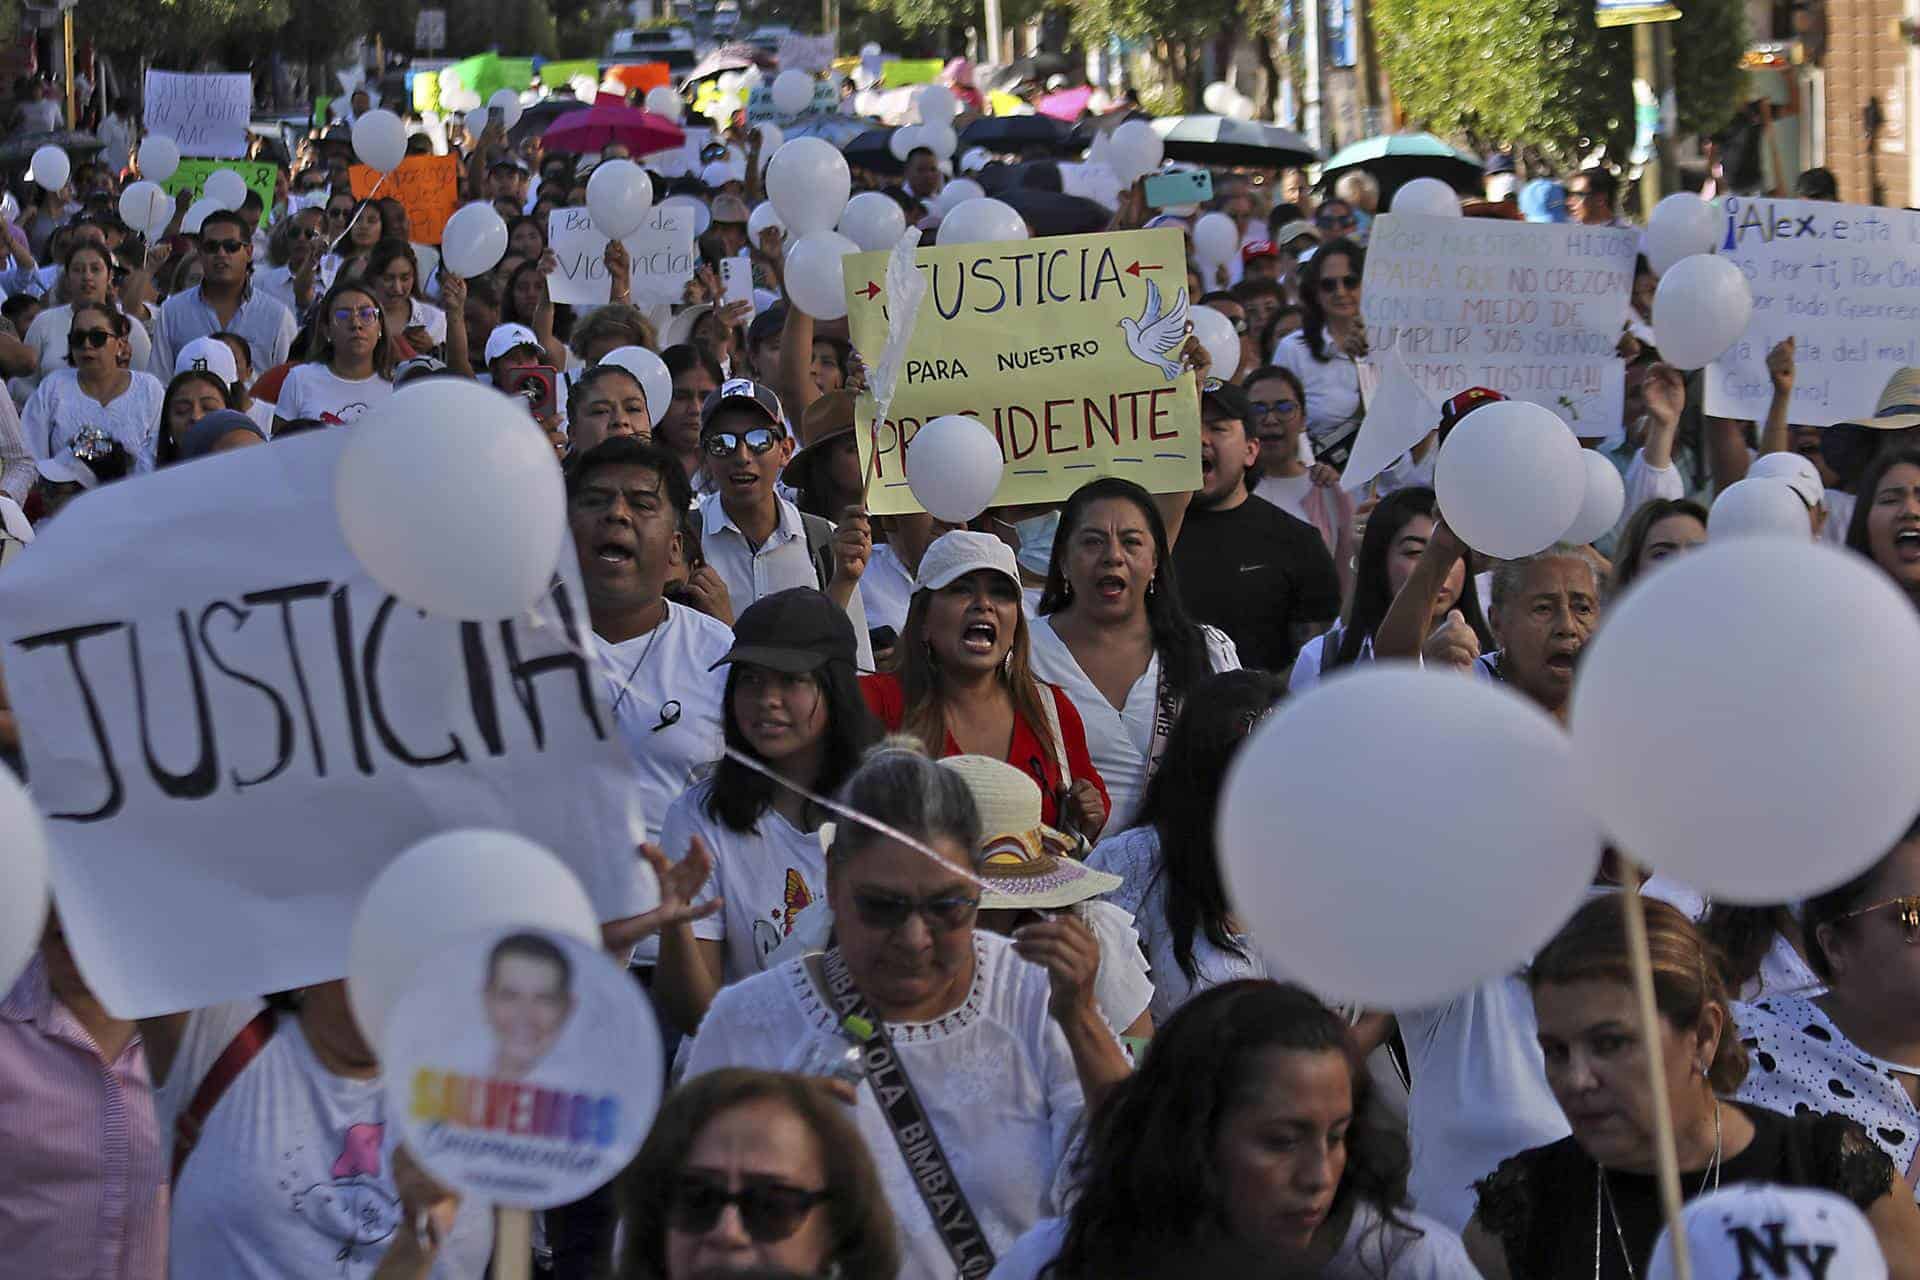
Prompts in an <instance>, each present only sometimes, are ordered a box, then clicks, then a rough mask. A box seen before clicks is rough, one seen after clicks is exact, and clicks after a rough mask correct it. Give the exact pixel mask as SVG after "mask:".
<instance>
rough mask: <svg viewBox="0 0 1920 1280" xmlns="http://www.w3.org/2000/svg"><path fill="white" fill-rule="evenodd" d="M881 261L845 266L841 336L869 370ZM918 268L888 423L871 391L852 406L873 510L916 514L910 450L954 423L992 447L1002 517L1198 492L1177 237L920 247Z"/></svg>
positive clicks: (876, 345) (877, 344) (1182, 261)
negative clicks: (1033, 505)
mask: <svg viewBox="0 0 1920 1280" xmlns="http://www.w3.org/2000/svg"><path fill="white" fill-rule="evenodd" d="M887 257H888V255H887V254H886V253H884V252H882V253H862V254H850V255H848V256H847V257H846V258H845V259H844V260H843V262H844V267H845V272H846V288H847V305H848V312H847V326H848V329H849V331H850V333H851V335H852V338H853V345H854V346H855V347H856V348H857V349H858V350H859V351H860V352H861V354H862V356H863V358H864V359H866V361H867V363H868V365H869V367H873V366H876V365H877V364H878V361H879V356H880V352H881V350H882V348H884V347H885V346H886V342H887V315H886V312H887V290H886V288H885V287H884V286H885V281H886V270H887ZM914 264H915V266H916V267H918V268H919V271H920V274H921V276H922V278H924V279H925V280H926V281H927V284H928V291H927V297H926V301H925V303H924V304H923V305H922V306H921V308H920V315H919V320H918V322H917V324H916V325H915V327H914V331H913V336H912V340H911V342H910V343H909V344H908V347H907V356H906V363H905V367H904V371H903V376H902V377H901V379H900V383H899V386H898V387H897V389H896V390H895V392H894V397H893V400H892V403H891V405H890V406H889V408H888V414H887V418H886V421H884V422H882V423H878V424H875V423H874V421H873V419H874V410H875V404H874V400H873V397H872V395H870V394H867V395H862V396H861V398H860V415H859V422H860V425H861V429H860V430H859V431H858V432H857V433H856V434H857V436H858V438H859V443H860V466H861V470H862V471H863V472H866V473H868V474H872V475H874V480H873V484H872V486H871V487H870V490H869V493H868V507H869V509H870V510H872V511H874V512H875V513H877V514H879V515H897V514H900V513H902V512H909V511H918V510H919V509H920V507H919V504H918V503H917V502H916V501H915V500H914V497H913V491H912V489H911V488H910V487H909V486H908V484H907V477H906V467H905V450H906V449H908V448H911V447H912V441H913V434H914V432H916V431H918V430H919V429H920V427H921V426H922V425H923V424H925V423H927V422H929V421H931V420H933V419H934V418H937V417H940V416H941V415H943V414H949V413H962V414H968V415H970V416H972V417H975V418H977V419H979V420H980V422H981V423H983V424H984V425H985V426H986V427H987V428H988V429H989V430H991V431H992V432H993V433H994V436H995V437H996V438H997V439H998V440H999V441H1000V450H1001V453H1002V454H1003V455H1004V456H1005V458H1006V470H1005V473H1004V474H1003V476H1002V478H1001V482H1000V488H999V490H998V491H997V492H996V493H995V495H994V503H995V504H996V505H1007V504H1013V503H1026V502H1057V501H1059V500H1061V499H1063V498H1065V497H1066V496H1067V495H1068V494H1070V493H1072V492H1073V491H1074V490H1075V489H1078V488H1079V487H1080V486H1081V485H1083V484H1085V483H1086V482H1087V481H1089V480H1092V479H1094V478H1095V477H1096V476H1103V475H1118V476H1124V477H1126V478H1127V479H1129V480H1134V481H1137V482H1139V483H1140V484H1142V485H1145V486H1146V487H1147V488H1148V489H1150V490H1152V491H1154V492H1156V493H1166V492H1177V491H1180V490H1185V489H1194V488H1198V487H1199V484H1200V400H1199V396H1198V394H1197V393H1196V391H1195V388H1194V383H1193V375H1192V373H1191V372H1190V371H1187V370H1184V369H1183V368H1182V367H1181V364H1180V347H1181V344H1182V343H1183V342H1184V341H1185V338H1186V331H1185V326H1186V309H1187V305H1188V302H1189V299H1188V298H1187V296H1186V294H1187V287H1186V251H1185V248H1184V245H1183V244H1182V241H1181V238H1180V233H1179V232H1177V231H1173V230H1171V229H1161V230H1157V231H1123V232H1113V233H1107V234H1102V235H1092V236H1058V237H1054V238H1050V239H1043V240H1016V241H1005V242H1000V243H988V244H960V245H937V246H932V247H922V248H920V249H918V250H916V251H915V257H914ZM876 455H877V457H878V461H877V462H876V461H875V458H876ZM876 467H877V471H876Z"/></svg>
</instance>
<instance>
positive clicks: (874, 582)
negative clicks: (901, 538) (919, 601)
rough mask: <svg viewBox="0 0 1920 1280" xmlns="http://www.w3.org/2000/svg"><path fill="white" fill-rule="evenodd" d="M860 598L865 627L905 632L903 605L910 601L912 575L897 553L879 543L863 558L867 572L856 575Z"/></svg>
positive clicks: (905, 622) (905, 605) (905, 619)
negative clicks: (886, 628) (865, 560)
mask: <svg viewBox="0 0 1920 1280" xmlns="http://www.w3.org/2000/svg"><path fill="white" fill-rule="evenodd" d="M860 598H861V600H862V601H864V602H865V603H866V606H867V625H868V626H869V627H892V628H893V629H894V630H895V631H896V632H904V631H905V630H906V629H907V606H908V605H909V604H911V603H912V602H913V575H912V574H911V573H908V572H907V566H906V565H905V564H902V563H901V561H900V553H899V552H897V551H895V550H894V549H893V548H892V547H890V546H888V545H887V544H886V543H884V542H882V543H879V544H877V545H876V546H875V547H874V548H873V554H872V555H871V556H869V557H868V558H867V571H866V572H865V573H863V574H861V575H860Z"/></svg>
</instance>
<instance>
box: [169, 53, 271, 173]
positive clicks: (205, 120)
mask: <svg viewBox="0 0 1920 1280" xmlns="http://www.w3.org/2000/svg"><path fill="white" fill-rule="evenodd" d="M252 111H253V79H252V77H250V76H248V75H247V74H246V73H245V72H239V73H234V74H227V73H218V74H207V75H188V74H186V73H183V72H178V71H149V72H147V82H146V100H145V103H144V114H145V116H146V120H147V132H148V133H150V134H155V135H157V136H159V137H162V138H172V139H173V140H174V142H176V143H178V144H179V146H180V151H181V154H183V155H191V156H218V157H221V158H223V159H226V158H231V157H235V156H244V155H245V154H247V118H248V116H249V115H250V114H251V113H252Z"/></svg>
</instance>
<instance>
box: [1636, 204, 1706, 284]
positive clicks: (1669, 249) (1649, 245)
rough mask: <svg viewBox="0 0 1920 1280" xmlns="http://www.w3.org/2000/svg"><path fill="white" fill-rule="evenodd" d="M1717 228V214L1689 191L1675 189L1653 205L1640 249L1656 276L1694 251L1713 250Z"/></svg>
mask: <svg viewBox="0 0 1920 1280" xmlns="http://www.w3.org/2000/svg"><path fill="white" fill-rule="evenodd" d="M1719 231H1720V215H1719V214H1718V213H1716V212H1714V208H1713V206H1712V205H1710V204H1708V203H1707V202H1706V201H1705V200H1702V199H1701V198H1700V197H1699V196H1697V195H1695V194H1693V192H1691V191H1676V192H1674V193H1673V194H1672V195H1670V196H1668V197H1667V198H1666V199H1664V200H1662V201H1661V202H1660V203H1659V204H1657V205H1655V206H1654V207H1653V216H1652V217H1650V218H1648V219H1647V234H1646V235H1644V236H1642V237H1641V240H1640V243H1641V246H1642V247H1641V252H1643V253H1645V254H1646V255H1647V262H1648V263H1649V264H1650V265H1651V266H1652V267H1653V270H1654V273H1655V274H1657V275H1665V274H1666V273H1667V272H1668V271H1670V270H1671V269H1672V268H1673V264H1674V263H1676V262H1678V261H1680V260H1681V259H1682V258H1690V257H1692V256H1693V255H1694V254H1696V253H1712V252H1713V248H1714V245H1715V243H1716V242H1717V233H1718V232H1719Z"/></svg>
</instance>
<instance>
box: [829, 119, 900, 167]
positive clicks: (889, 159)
mask: <svg viewBox="0 0 1920 1280" xmlns="http://www.w3.org/2000/svg"><path fill="white" fill-rule="evenodd" d="M893 132H894V131H893V128H892V127H891V126H888V127H887V128H883V129H869V130H867V131H866V132H865V133H863V134H861V135H860V136H859V137H857V138H855V139H854V140H853V141H851V142H849V143H848V144H847V145H846V146H844V147H842V148H840V154H842V155H844V156H845V157H846V158H847V163H848V164H849V165H851V166H853V167H854V168H856V169H865V170H866V171H867V172H868V173H879V174H885V175H887V176H889V177H892V176H897V175H899V174H902V173H905V172H906V171H907V166H906V165H904V164H902V163H901V162H900V161H898V160H896V159H894V156H893V152H892V151H891V150H890V149H889V148H888V143H889V141H890V140H891V139H892V138H893Z"/></svg>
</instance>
